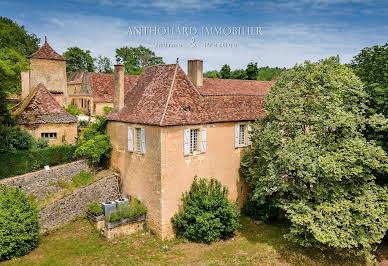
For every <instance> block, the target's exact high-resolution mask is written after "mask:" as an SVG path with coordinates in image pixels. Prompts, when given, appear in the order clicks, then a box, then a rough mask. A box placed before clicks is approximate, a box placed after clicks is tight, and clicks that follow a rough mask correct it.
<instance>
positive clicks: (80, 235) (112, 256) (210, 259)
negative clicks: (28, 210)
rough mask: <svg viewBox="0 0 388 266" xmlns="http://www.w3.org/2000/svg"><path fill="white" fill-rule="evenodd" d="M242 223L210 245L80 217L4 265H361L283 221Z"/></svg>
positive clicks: (387, 253) (387, 257) (384, 251)
mask: <svg viewBox="0 0 388 266" xmlns="http://www.w3.org/2000/svg"><path fill="white" fill-rule="evenodd" d="M241 223H242V225H243V227H242V228H241V229H240V230H239V231H238V232H237V234H236V236H234V237H233V239H230V240H228V241H220V242H217V243H213V244H211V245H207V244H201V243H191V242H185V241H179V240H174V241H161V240H160V239H158V237H157V236H155V235H154V234H151V233H148V232H145V231H140V232H137V233H135V234H133V235H131V236H130V237H121V238H118V239H117V240H115V241H107V240H106V239H104V238H103V237H102V236H101V235H100V233H99V232H98V231H97V230H95V228H94V227H93V225H91V224H90V223H89V222H88V221H87V220H86V219H78V220H75V221H73V222H70V223H68V224H66V225H65V226H63V227H61V228H59V229H57V230H55V231H51V232H49V233H46V234H44V235H43V236H42V237H41V240H40V243H39V246H38V248H36V249H35V250H34V251H33V252H31V253H30V254H28V255H26V256H24V257H22V258H16V259H13V260H11V261H8V262H5V265H18V266H19V265H52V264H58V262H60V263H61V264H64V265H80V264H83V265H132V264H133V265H144V264H157V265H182V264H185V265H201V264H203V265H341V266H345V265H352V266H353V265H364V264H363V260H361V259H360V258H358V257H355V256H352V255H351V254H348V253H344V252H341V251H338V250H337V251H336V250H334V249H325V250H320V249H317V248H311V247H310V248H305V247H299V246H297V245H295V244H293V243H291V242H289V241H287V240H285V239H284V238H283V234H285V233H286V232H287V231H288V228H287V226H284V225H282V224H278V223H274V224H270V225H269V224H262V225H259V226H257V225H255V224H254V223H253V222H252V221H251V220H250V219H248V218H246V217H243V218H242V219H241ZM375 254H376V257H377V259H376V262H377V264H378V265H385V264H387V262H388V242H386V243H385V244H384V245H381V246H380V247H379V248H378V249H377V252H376V253H375Z"/></svg>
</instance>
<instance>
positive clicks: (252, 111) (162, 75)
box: [107, 64, 272, 126]
mask: <svg viewBox="0 0 388 266" xmlns="http://www.w3.org/2000/svg"><path fill="white" fill-rule="evenodd" d="M253 82H255V81H253ZM204 84H205V82H204ZM209 84H213V85H214V86H213V87H212V86H209ZM220 84H221V85H222V84H229V86H227V87H226V89H225V91H223V87H220V86H218V85H220ZM230 84H231V85H230ZM238 84H240V85H238ZM216 85H217V86H216ZM245 85H246V86H245ZM271 85H272V83H269V82H268V83H266V84H265V85H263V84H260V85H259V86H255V85H252V84H251V83H250V82H245V81H244V82H239V81H237V82H235V81H234V80H233V81H232V82H229V80H227V81H224V80H217V81H216V82H214V83H213V82H208V83H207V84H206V85H204V87H202V88H196V87H194V85H193V84H192V82H190V81H189V79H188V77H187V75H186V74H185V73H184V72H183V70H182V69H181V68H180V66H179V65H176V64H172V65H158V66H152V67H148V68H147V69H146V70H145V71H144V72H143V73H142V74H141V75H140V77H139V78H138V79H137V81H136V82H135V83H134V84H133V85H132V87H131V90H130V92H129V93H126V95H125V105H124V107H123V108H122V109H121V110H120V111H118V112H110V113H109V114H108V115H107V119H108V120H113V121H123V122H131V123H140V124H149V125H159V126H171V125H185V124H204V123H216V122H228V121H250V120H255V119H257V118H259V117H261V116H263V115H264V114H265V113H264V109H263V107H262V105H263V104H262V103H263V99H262V98H263V97H262V95H263V94H265V92H266V91H268V90H269V88H270V86H271ZM205 88H208V89H211V93H210V94H205V92H204V90H205ZM258 88H260V89H258ZM232 89H234V91H231V90H232ZM248 92H249V93H248ZM220 95H222V96H220Z"/></svg>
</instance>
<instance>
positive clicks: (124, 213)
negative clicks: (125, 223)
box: [105, 199, 147, 223]
mask: <svg viewBox="0 0 388 266" xmlns="http://www.w3.org/2000/svg"><path fill="white" fill-rule="evenodd" d="M146 213H147V208H146V206H145V205H144V204H143V203H141V202H140V201H138V200H137V199H132V200H131V201H130V202H129V203H123V204H120V205H119V206H117V208H116V209H115V210H114V211H112V212H111V213H109V216H107V217H105V220H107V221H108V222H111V223H112V222H119V221H122V220H124V219H127V218H130V219H133V218H137V217H139V216H141V215H143V214H146Z"/></svg>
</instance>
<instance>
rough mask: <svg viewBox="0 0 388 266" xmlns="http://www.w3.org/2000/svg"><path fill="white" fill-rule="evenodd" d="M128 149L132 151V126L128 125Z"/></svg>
mask: <svg viewBox="0 0 388 266" xmlns="http://www.w3.org/2000/svg"><path fill="white" fill-rule="evenodd" d="M128 151H130V152H133V128H131V127H128Z"/></svg>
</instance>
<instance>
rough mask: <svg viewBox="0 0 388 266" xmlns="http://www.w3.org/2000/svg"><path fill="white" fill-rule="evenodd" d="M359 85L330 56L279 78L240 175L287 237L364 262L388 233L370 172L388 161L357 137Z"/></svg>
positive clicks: (386, 197)
mask: <svg viewBox="0 0 388 266" xmlns="http://www.w3.org/2000/svg"><path fill="white" fill-rule="evenodd" d="M366 99H367V94H366V93H365V91H364V89H363V84H362V82H361V81H360V80H359V79H358V78H357V76H356V75H355V74H354V73H353V72H352V70H351V69H350V68H348V67H346V66H342V65H340V64H338V63H337V60H336V58H335V57H333V58H330V59H326V60H323V61H321V62H319V63H311V62H305V64H304V65H296V66H294V67H293V68H292V69H291V70H289V71H286V72H284V73H282V74H281V75H280V77H279V78H278V80H277V82H276V83H275V85H274V86H272V88H271V90H270V91H269V93H268V94H267V95H266V97H265V104H264V108H265V111H266V114H267V115H266V116H265V117H264V118H262V119H259V120H258V121H257V122H256V123H255V124H254V125H253V136H252V140H253V142H254V145H253V147H252V149H251V150H250V151H249V152H247V153H246V155H245V156H244V158H243V161H242V164H241V171H242V173H243V175H244V177H245V179H246V181H247V182H248V183H249V184H250V185H251V187H252V190H253V199H254V200H256V201H257V204H258V205H260V204H268V203H270V204H271V205H276V206H277V207H278V208H280V210H282V211H283V212H284V213H285V214H286V217H287V218H288V219H289V221H290V222H291V230H290V232H289V233H288V234H287V235H286V237H287V238H288V239H290V240H292V241H296V242H298V243H299V244H301V245H303V246H310V245H314V246H329V247H335V248H342V249H349V250H352V251H358V252H360V253H363V254H366V255H368V254H369V252H370V250H371V248H372V247H373V245H375V244H377V243H379V242H380V241H381V239H382V238H383V237H384V235H385V233H386V231H387V228H388V189H387V188H386V187H385V188H384V187H381V186H379V185H376V184H375V175H374V172H376V171H377V172H387V171H388V157H387V154H386V153H385V152H384V150H383V149H382V148H381V147H379V146H377V145H376V144H375V143H374V142H373V141H368V140H366V139H365V137H364V136H363V134H362V132H363V130H364V128H365V126H366V125H367V124H368V123H369V122H373V121H371V120H373V119H368V118H367V117H366V115H365V113H366Z"/></svg>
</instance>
